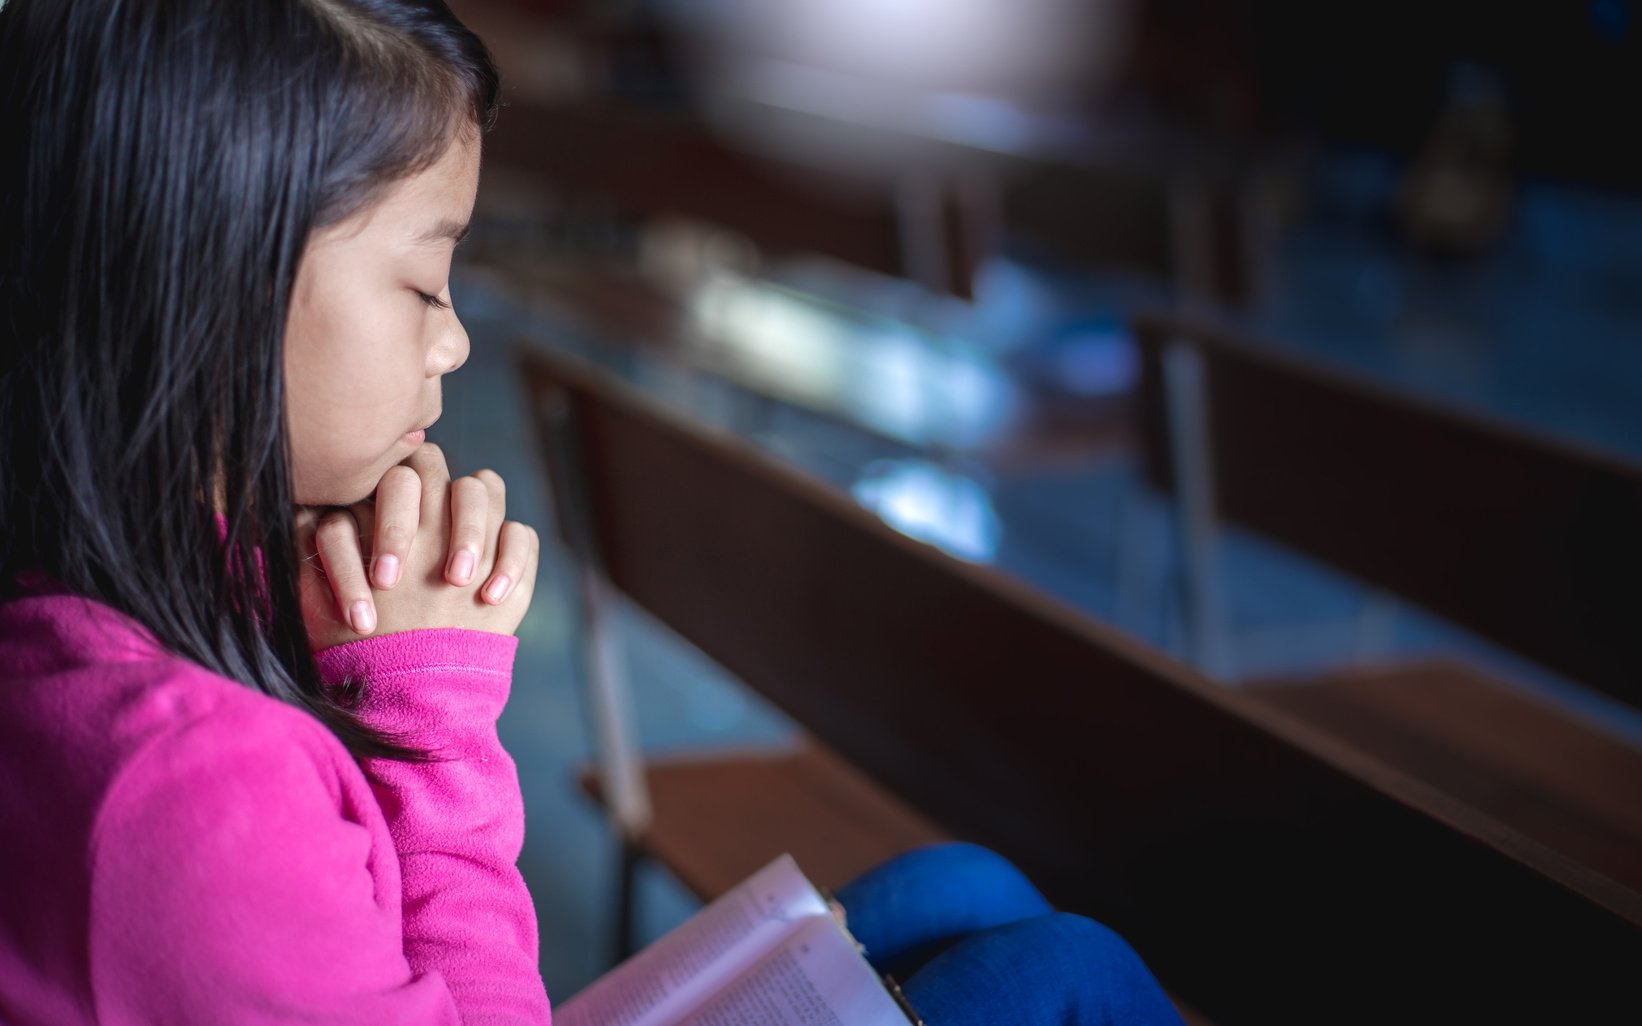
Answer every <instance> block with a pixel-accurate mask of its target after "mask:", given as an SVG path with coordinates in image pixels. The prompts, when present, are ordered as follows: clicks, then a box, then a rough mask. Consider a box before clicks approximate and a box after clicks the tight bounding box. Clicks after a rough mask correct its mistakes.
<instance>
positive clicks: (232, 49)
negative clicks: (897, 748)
mask: <svg viewBox="0 0 1642 1026" xmlns="http://www.w3.org/2000/svg"><path fill="white" fill-rule="evenodd" d="M496 90H497V82H496V73H495V70H494V68H493V66H492V64H491V61H490V58H489V56H488V55H487V54H486V52H485V50H484V48H483V46H482V45H481V44H480V43H479V41H478V40H477V39H476V38H475V37H474V36H473V35H472V34H471V33H469V32H468V31H467V30H466V29H465V28H463V27H462V26H461V25H460V24H459V23H458V22H457V21H456V20H455V19H454V18H453V17H452V16H451V14H450V12H449V11H448V10H447V9H446V7H445V6H444V4H443V3H442V2H441V0H235V2H233V3H228V2H225V0H75V2H72V3H70V2H65V0H9V3H5V5H4V7H3V8H0V238H4V239H5V240H6V245H5V247H4V249H3V250H0V667H4V669H3V671H0V824H4V832H3V833H0V1021H4V1022H7V1023H26V1024H34V1023H54V1024H55V1023H91V1022H101V1023H112V1024H128V1023H130V1024H137V1023H166V1024H171V1023H202V1024H204V1023H210V1024H223V1023H233V1024H240V1023H247V1024H255V1023H294V1022H303V1023H359V1022H381V1023H416V1024H423V1023H458V1022H461V1023H470V1024H471V1023H546V1022H548V1021H549V1006H548V1000H547V995H546V994H545V993H544V990H543V986H542V981H541V978H540V976H539V974H538V972H537V967H536V921H535V916H534V912H533V909H532V905H531V901H530V896H529V894H528V893H527V892H526V890H525V888H524V884H523V881H522V880H521V878H520V876H519V874H518V871H517V870H516V868H515V865H514V863H515V861H516V860H517V858H518V855H519V850H520V845H521V843H522V838H523V813H522V803H521V801H520V797H519V789H518V782H517V779H516V776H515V773H514V769H513V764H512V762H511V760H510V759H509V758H508V756H507V754H506V753H505V752H504V751H503V750H502V749H501V747H500V745H499V744H498V741H497V738H496V732H495V720H496V717H497V715H498V714H499V712H500V711H501V708H502V705H503V703H504V702H505V700H506V697H507V691H508V687H509V682H510V674H511V665H512V658H513V653H514V648H515V641H514V638H513V637H512V634H513V631H514V630H515V629H516V628H517V626H518V624H519V622H520V620H521V618H522V617H523V615H524V612H525V610H526V608H527V606H528V604H529V601H530V597H531V593H532V590H533V587H534V581H535V575H536V565H537V553H538V542H537V538H536V535H535V533H534V532H533V531H532V530H531V529H529V528H527V527H525V526H523V525H521V524H518V523H515V522H511V521H507V520H505V495H504V488H503V484H502V482H501V479H500V478H498V477H497V476H496V475H494V474H492V473H489V472H484V471H481V472H480V473H478V474H475V475H472V476H468V477H462V478H459V479H456V480H452V479H451V476H450V474H449V472H448V470H447V469H446V467H445V464H444V460H443V458H442V456H441V455H440V453H439V451H438V450H437V449H436V448H434V447H432V446H430V445H427V444H425V434H424V432H425V431H426V429H427V427H428V426H429V425H430V424H431V423H432V422H433V421H434V420H435V419H436V418H437V417H438V414H439V405H440V380H441V378H442V377H443V375H445V374H447V373H450V372H451V371H453V370H455V369H456V368H457V367H459V366H460V365H461V363H462V362H463V360H464V359H465V357H466V355H467V346H468V343H467V337H466V335H465V333H464V332H463V330H462V327H461V324H460V323H459V322H458V320H457V319H456V316H455V313H454V311H453V310H452V309H451V308H450V298H449V293H448V289H447V277H448V274H449V268H450V258H451V250H452V247H453V246H454V244H455V242H456V240H457V239H458V238H459V237H460V236H461V235H462V233H463V232H464V231H465V227H464V226H465V224H466V222H467V220H468V218H469V216H470V214H471V211H472V208H473V202H474V192H475V189H476V187H477V182H478V174H479V151H480V146H479V139H480V134H481V132H482V131H483V129H484V128H485V127H487V126H488V125H489V123H490V121H491V120H492V118H493V116H494V113H495V108H496ZM317 510H324V512H323V513H318V512H315V511H317ZM367 567H368V568H369V570H368V572H367V569H366V568H367ZM841 897H842V899H843V902H844V905H845V906H846V908H847V909H848V912H849V915H850V917H851V921H852V925H853V926H854V927H855V929H856V932H857V933H858V935H860V936H862V937H863V939H865V940H866V942H867V944H868V946H869V948H870V949H872V951H873V952H874V955H875V957H877V958H879V959H880V960H882V961H883V962H884V964H885V966H886V967H889V966H890V964H893V966H894V967H896V968H897V969H898V970H899V971H901V972H903V973H909V974H910V978H909V979H908V981H907V982H908V986H907V989H908V993H909V995H910V996H911V997H912V1000H913V1001H914V1003H915V1004H916V1005H917V1006H918V1007H919V1008H920V1009H921V1010H923V1011H924V1013H925V1014H926V1016H928V1017H929V1018H930V1020H931V1026H964V1024H967V1023H979V1022H986V1023H991V1024H1002V1023H1009V1022H1022V1023H1037V1022H1061V1021H1065V1022H1107V1021H1113V1022H1116V1021H1124V1022H1134V1023H1156V1022H1171V1021H1176V1020H1175V1019H1174V1016H1173V1012H1172V1010H1170V1009H1169V1007H1168V1004H1167V1002H1166V1001H1165V1000H1164V999H1163V997H1162V995H1161V993H1160V992H1159V991H1158V990H1157V987H1156V984H1155V983H1153V982H1152V981H1151V979H1150V977H1149V975H1147V973H1146V971H1145V969H1144V967H1143V966H1141V965H1140V963H1139V961H1138V960H1137V959H1136V958H1135V957H1134V955H1133V953H1132V952H1131V951H1129V949H1128V948H1127V947H1126V946H1125V945H1123V944H1122V942H1121V941H1119V940H1117V939H1116V938H1115V937H1113V936H1112V935H1111V934H1109V933H1107V932H1106V931H1104V930H1103V929H1102V928H1100V927H1098V926H1096V925H1095V924H1093V923H1090V922H1088V921H1087V920H1082V919H1078V918H1076V917H1070V916H1059V915H1055V914H1053V913H1052V911H1051V910H1050V909H1049V907H1048V906H1047V904H1046V903H1045V902H1043V899H1042V898H1041V897H1040V896H1038V895H1037V893H1036V892H1035V891H1033V890H1032V889H1031V887H1030V885H1029V884H1027V883H1026V882H1025V881H1024V880H1023V879H1021V878H1020V876H1019V874H1018V873H1016V872H1015V871H1014V870H1013V869H1012V867H1009V866H1008V865H1007V863H1003V862H1002V861H1001V860H999V859H998V858H997V857H996V856H993V855H991V853H988V852H984V851H981V850H979V849H973V848H968V847H964V846H949V847H944V848H936V849H929V850H926V851H923V852H917V853H913V854H912V855H909V856H907V857H905V858H903V859H901V860H898V861H897V862H894V863H891V864H890V865H888V866H886V867H883V868H882V869H880V870H878V871H876V872H875V873H873V874H869V875H868V876H867V877H865V878H863V879H862V880H861V881H858V882H857V883H856V884H853V885H851V886H850V887H849V888H846V889H845V890H844V891H843V892H842V895H841ZM913 970H916V971H913Z"/></svg>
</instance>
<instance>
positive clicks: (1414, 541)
mask: <svg viewBox="0 0 1642 1026" xmlns="http://www.w3.org/2000/svg"><path fill="white" fill-rule="evenodd" d="M1138 337H1139V338H1140V340H1141V343H1142V345H1141V350H1142V361H1141V363H1142V375H1141V379H1142V386H1141V389H1140V402H1139V403H1138V407H1139V409H1140V410H1141V417H1140V420H1141V424H1140V426H1141V434H1142V436H1143V438H1144V439H1145V449H1146V454H1147V466H1148V473H1149V476H1150V477H1151V478H1152V480H1153V481H1154V482H1155V483H1157V484H1159V485H1161V486H1163V487H1166V488H1172V483H1171V481H1170V473H1169V469H1168V465H1167V453H1168V446H1167V428H1166V424H1165V420H1164V414H1163V402H1162V385H1161V370H1160V366H1159V358H1160V353H1161V351H1162V348H1163V347H1164V346H1165V345H1167V344H1168V343H1170V342H1171V341H1172V340H1182V341H1185V342H1187V343H1189V344H1190V345H1192V346H1193V347H1194V348H1195V349H1197V351H1199V352H1200V353H1202V354H1203V358H1204V362H1205V370H1206V376H1207V381H1208V386H1207V401H1208V410H1207V413H1208V421H1207V425H1208V426H1207V435H1208V437H1209V439H1210V449H1211V454H1212V456H1211V458H1212V461H1213V464H1214V468H1215V497H1216V504H1217V511H1218V513H1219V514H1220V515H1221V516H1224V517H1225V518H1227V519H1229V520H1232V521H1235V522H1237V523H1240V524H1243V525H1245V526H1247V527H1250V528H1252V529H1254V530H1255V531H1258V532H1260V533H1262V534H1265V535H1268V536H1270V537H1271V538H1274V539H1276V540H1278V541H1280V542H1282V543H1283V544H1285V545H1291V546H1294V547H1295V548H1298V549H1301V550H1302V551H1305V552H1307V553H1310V554H1311V555H1313V556H1315V557H1316V558H1318V559H1320V560H1322V561H1324V562H1325V563H1329V564H1331V565H1333V566H1336V567H1338V568H1340V569H1342V570H1344V571H1346V572H1347V573H1350V574H1353V575H1355V576H1357V577H1360V578H1362V579H1363V580H1365V581H1368V582H1370V583H1371V584H1374V585H1375V586H1377V587H1380V588H1383V589H1385V590H1386V591H1389V592H1391V593H1392V594H1395V595H1398V596H1401V597H1404V598H1406V599H1408V600H1410V601H1412V602H1415V603H1417V604H1419V605H1422V606H1424V607H1426V608H1427V609H1429V610H1431V611H1432V612H1435V613H1437V614H1438V615H1440V616H1443V617H1446V618H1447V619H1449V620H1452V621H1454V622H1455V623H1458V624H1460V625H1462V626H1465V627H1468V628H1470V629H1471V630H1473V631H1476V632H1477V633H1479V634H1481V635H1483V636H1484V637H1487V638H1490V639H1492V640H1494V641H1495V642H1497V643H1498V644H1500V645H1501V646H1503V647H1504V648H1506V649H1509V650H1511V651H1513V652H1518V653H1520V654H1522V655H1524V656H1526V657H1528V658H1530V659H1533V660H1535V661H1537V662H1539V663H1541V664H1542V665H1544V666H1546V667H1548V668H1550V669H1552V670H1554V671H1556V672H1558V673H1561V674H1563V675H1566V676H1568V677H1571V678H1572V679H1574V680H1576V681H1579V682H1581V683H1584V684H1588V685H1591V686H1593V687H1597V688H1601V689H1602V690H1604V691H1606V692H1608V693H1609V694H1611V695H1613V696H1614V697H1616V698H1619V699H1621V700H1623V701H1625V702H1628V703H1630V704H1632V705H1636V706H1642V630H1639V629H1638V625H1639V624H1642V587H1639V586H1638V582H1642V530H1638V526H1637V525H1639V524H1642V468H1638V467H1636V466H1634V465H1632V464H1629V463H1625V462H1623V461H1621V460H1618V459H1616V458H1613V457H1610V456H1607V455H1604V454H1600V453H1595V452H1591V451H1587V450H1584V449H1581V448H1579V447H1576V446H1573V445H1570V444H1564V443H1560V442H1555V441H1551V440H1547V439H1544V438H1540V437H1536V436H1534V435H1531V434H1529V433H1527V432H1525V431H1521V430H1519V429H1516V428H1513V427H1510V426H1507V425H1503V424H1498V423H1495V422H1492V421H1489V420H1487V419H1485V418H1482V417H1478V416H1474V415H1469V414H1462V413H1458V412H1453V411H1450V410H1446V409H1442V408H1439V407H1437V406H1435V405H1432V404H1430V403H1426V402H1422V401H1417V400H1414V399H1410V398H1407V397H1404V396H1400V395H1397V394H1394V393H1392V392H1390V391H1389V390H1386V389H1383V388H1380V387H1377V386H1374V385H1372V384H1369V383H1367V382H1364V381H1360V380H1356V379H1352V378H1349V377H1347V376H1344V375H1341V374H1339V373H1337V372H1333V371H1329V370H1325V369H1323V368H1320V367H1317V366H1315V365H1312V364H1309V363H1306V362H1304V361H1301V360H1298V359H1296V358H1294V357H1292V356H1289V355H1287V354H1281V353H1278V352H1275V351H1273V350H1272V348H1271V347H1269V346H1265V347H1262V346H1259V345H1257V344H1254V343H1250V342H1246V341H1243V340H1240V339H1238V338H1235V337H1233V336H1230V335H1228V334H1225V333H1223V332H1218V331H1215V330H1213V329H1209V328H1204V327H1202V326H1199V325H1191V324H1187V323H1184V322H1181V321H1177V320H1173V319H1167V318H1147V319H1143V320H1142V321H1141V322H1139V324H1138Z"/></svg>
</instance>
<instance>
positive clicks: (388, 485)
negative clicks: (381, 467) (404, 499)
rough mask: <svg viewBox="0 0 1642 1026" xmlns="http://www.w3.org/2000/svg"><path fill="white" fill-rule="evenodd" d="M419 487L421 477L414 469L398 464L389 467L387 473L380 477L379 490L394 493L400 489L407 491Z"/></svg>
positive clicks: (420, 485)
mask: <svg viewBox="0 0 1642 1026" xmlns="http://www.w3.org/2000/svg"><path fill="white" fill-rule="evenodd" d="M421 487H422V475H421V474H418V473H417V472H416V470H415V469H414V468H412V467H407V466H405V465H404V464H403V463H399V464H395V465H394V466H392V467H389V468H388V472H387V473H386V474H383V475H382V484H381V485H380V487H379V490H384V491H389V492H394V491H398V490H401V489H404V490H407V491H408V490H409V489H412V488H421Z"/></svg>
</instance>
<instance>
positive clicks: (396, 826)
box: [319, 629, 549, 1024]
mask: <svg viewBox="0 0 1642 1026" xmlns="http://www.w3.org/2000/svg"><path fill="white" fill-rule="evenodd" d="M517 646H518V641H517V639H515V638H513V637H510V636H504V635H500V634H491V633H488V632H483V631H470V630H456V629H450V630H418V631H407V632H405V633H402V634H388V635H383V636H381V637H376V638H368V639H364V640H361V641H356V642H351V643H349V644H346V645H339V646H337V647H335V648H331V649H327V650H325V651H323V652H321V653H320V654H319V660H320V669H321V672H322V673H323V674H324V676H325V679H327V680H329V681H332V682H340V681H342V680H344V679H351V680H354V681H357V682H359V683H360V684H361V685H362V692H361V697H360V701H359V705H358V712H359V714H360V716H361V718H362V719H364V720H365V721H366V722H367V723H369V724H371V725H372V726H375V727H377V728H380V729H383V730H387V731H390V732H393V733H395V734H399V735H401V736H402V737H404V738H405V739H406V740H407V741H409V742H410V743H412V744H414V745H418V746H420V747H423V748H425V749H428V750H430V751H432V752H433V754H434V755H435V757H436V758H437V759H438V760H439V761H435V762H430V763H407V762H395V761H389V760H380V759H378V760H371V761H369V762H368V763H367V764H366V766H365V771H366V773H367V775H368V776H370V777H371V778H372V788H373V789H374V790H375V792H376V796H377V799H378V801H379V802H380V804H381V806H382V811H383V813H384V814H385V815H386V816H387V820H388V827H389V830H390V831H391V833H392V835H393V842H394V847H395V848H396V849H397V850H398V852H399V862H400V866H401V871H402V874H403V880H404V932H405V947H404V951H405V957H406V959H407V960H408V961H409V963H410V966H411V968H412V969H414V970H416V971H417V972H437V973H439V974H440V975H442V976H443V977H444V979H445V981H446V983H447V984H448V985H449V987H450V991H451V993H452V994H453V995H454V996H455V999H456V1004H457V1007H458V1008H460V1009H461V1011H462V1018H463V1022H464V1023H469V1024H475V1023H510V1024H511V1023H547V1022H548V1021H549V1011H548V1001H547V994H546V992H545V991H544V989H543V987H542V980H541V975H540V972H539V970H538V969H537V965H536V951H537V937H536V914H535V908H534V905H533V904H532V902H531V899H530V894H529V892H528V891H527V890H526V889H525V884H524V880H523V878H522V877H520V875H519V870H518V868H517V866H516V863H517V861H518V858H519V851H520V848H521V847H522V846H523V844H524V803H523V801H522V799H521V798H520V795H519V780H518V774H517V772H516V771H515V769H514V765H513V760H512V759H511V758H510V757H509V756H508V754H507V752H506V751H504V750H503V749H502V745H501V742H500V741H499V740H498V739H497V736H496V718H497V717H498V716H499V715H500V714H501V711H502V707H503V705H504V704H506V702H507V695H508V689H509V685H510V683H511V680H512V670H513V655H514V651H515V649H516V648H517Z"/></svg>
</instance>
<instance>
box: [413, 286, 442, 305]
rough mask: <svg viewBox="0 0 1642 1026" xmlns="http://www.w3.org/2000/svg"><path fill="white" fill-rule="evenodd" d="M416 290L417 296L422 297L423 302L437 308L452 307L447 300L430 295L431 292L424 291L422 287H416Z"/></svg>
mask: <svg viewBox="0 0 1642 1026" xmlns="http://www.w3.org/2000/svg"><path fill="white" fill-rule="evenodd" d="M414 291H415V292H416V295H417V298H419V299H421V300H422V302H424V303H426V304H428V305H429V306H431V307H433V308H434V309H435V310H449V309H450V304H449V303H447V302H445V301H444V300H443V299H440V298H439V297H438V296H435V295H430V294H429V293H426V292H423V291H422V290H421V289H416V290H414Z"/></svg>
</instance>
